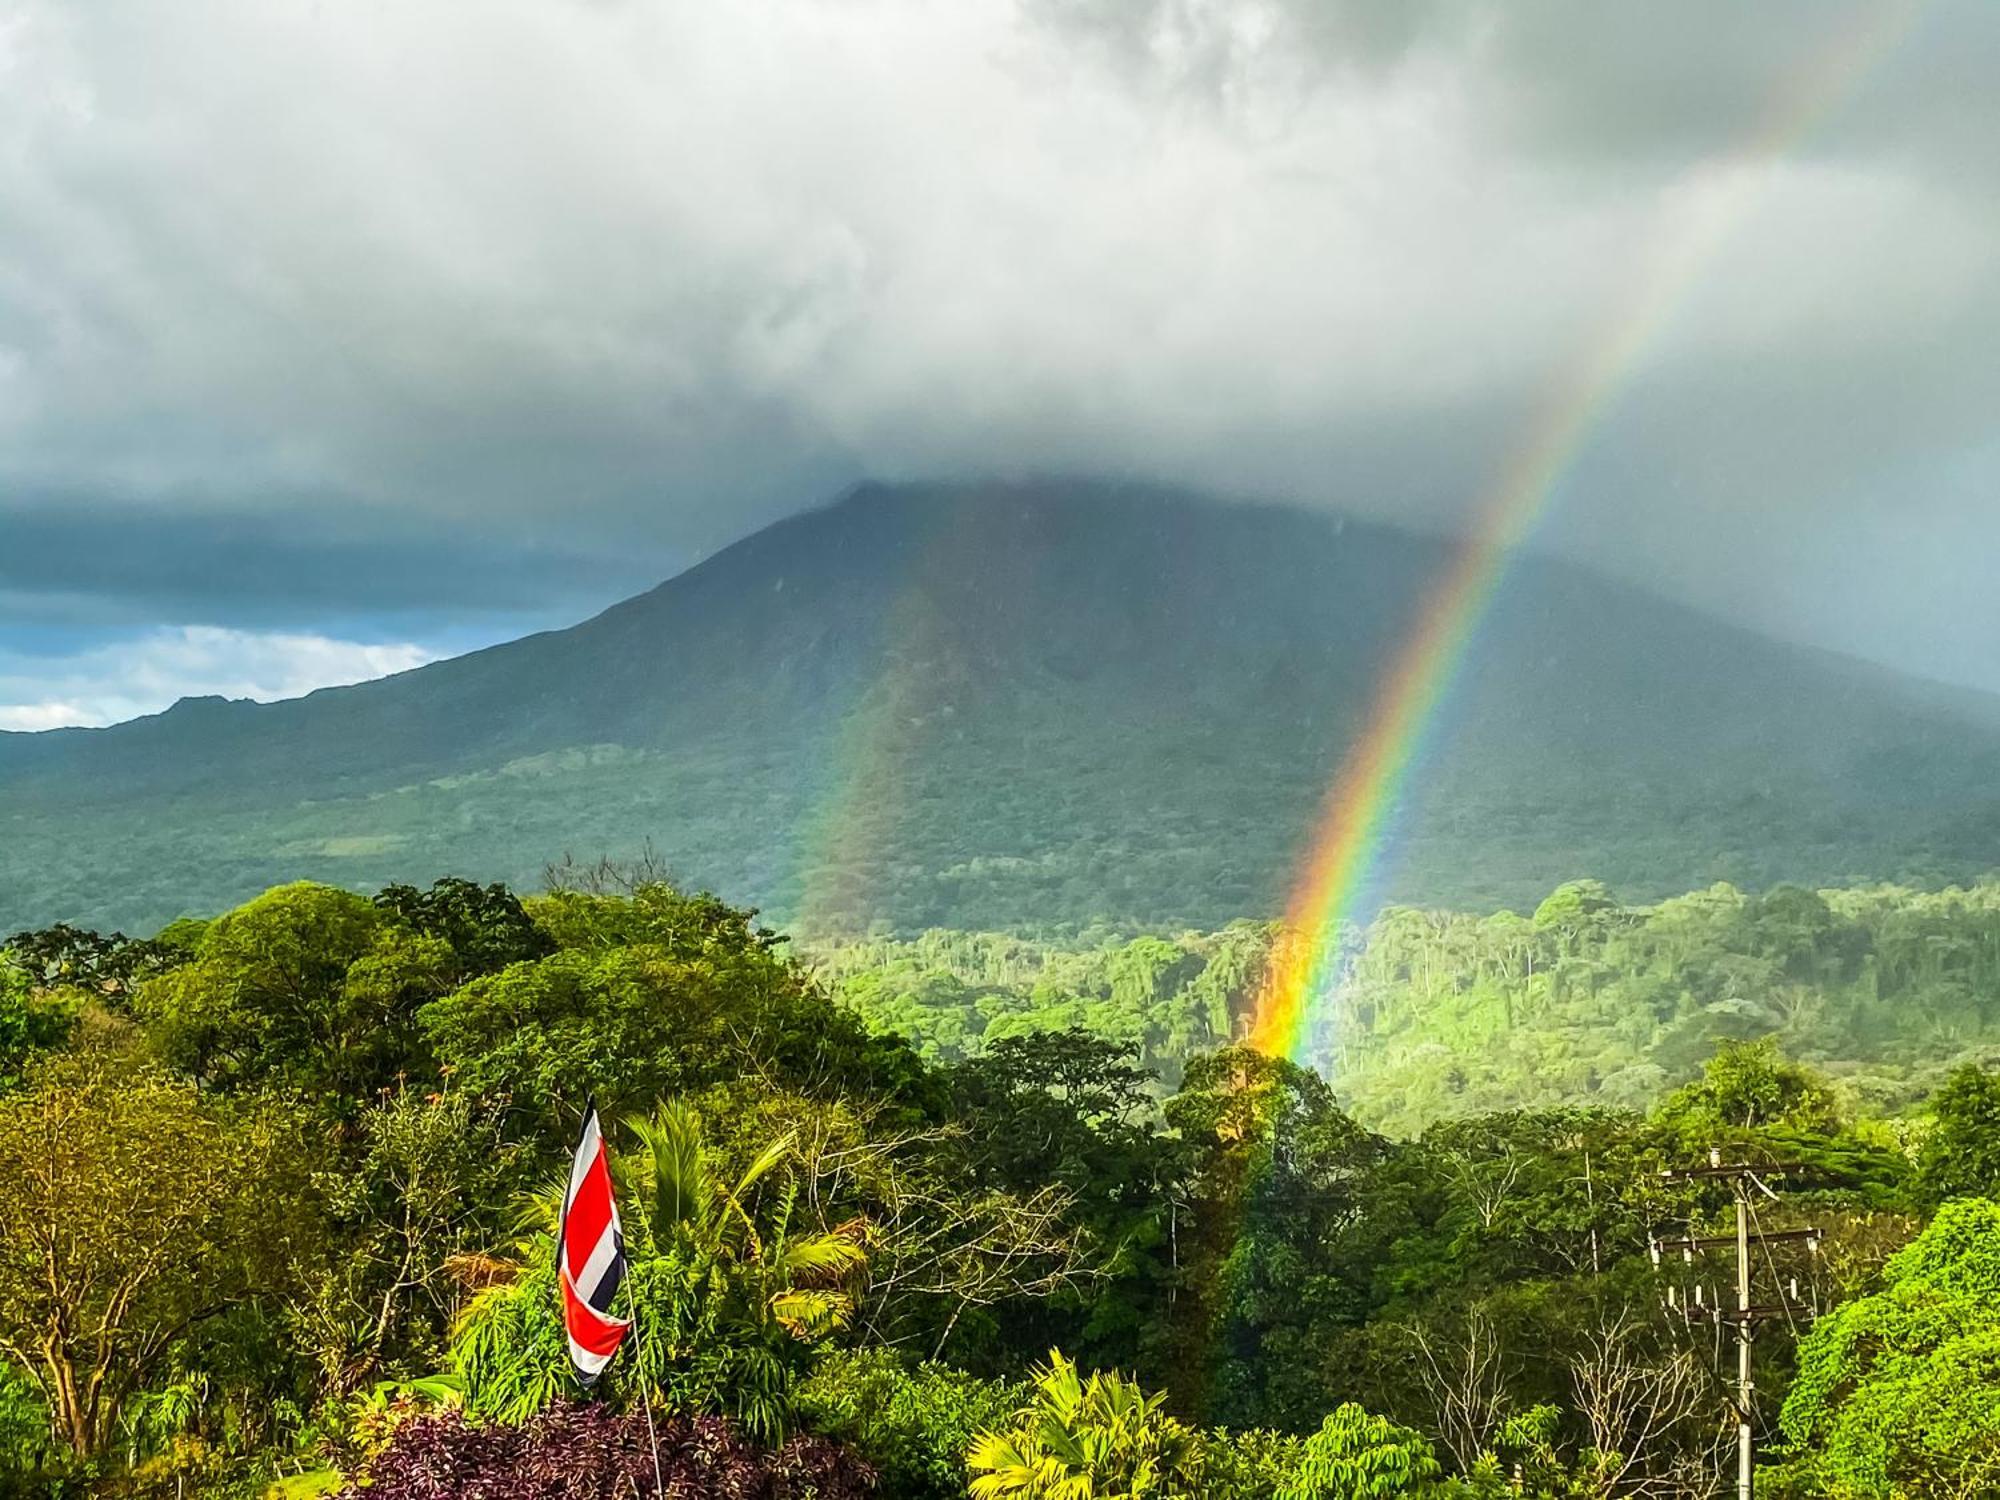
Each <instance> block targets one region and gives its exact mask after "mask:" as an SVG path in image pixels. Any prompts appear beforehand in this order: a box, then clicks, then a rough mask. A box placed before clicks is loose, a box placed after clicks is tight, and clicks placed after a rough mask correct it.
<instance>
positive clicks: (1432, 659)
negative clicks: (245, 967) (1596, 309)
mask: <svg viewBox="0 0 2000 1500" xmlns="http://www.w3.org/2000/svg"><path fill="white" fill-rule="evenodd" d="M1919 9H1920V6H1919V4H1918V0H1898V3H1891V4H1885V5H1881V6H1863V7H1859V8H1857V9H1856V10H1855V11H1854V12H1853V16H1852V19H1851V23H1850V25H1849V26H1848V27H1847V28H1846V29H1845V30H1843V31H1842V32H1840V33H1839V34H1838V35H1836V36H1835V37H1833V38H1832V39H1831V40H1830V42H1829V43H1828V44H1827V45H1826V46H1825V47H1824V48H1823V49H1821V51H1820V52H1819V54H1818V55H1817V56H1815V58H1814V59H1813V61H1812V65H1811V66H1809V67H1807V68H1805V69H1802V70H1801V71H1800V73H1799V74H1798V75H1797V76H1796V77H1795V78H1794V79H1793V80H1791V83H1790V86H1789V87H1787V88H1786V89H1785V90H1783V91H1782V92H1781V93H1780V94H1779V95H1778V96H1777V97H1775V98H1774V99H1773V100H1772V101H1771V103H1770V105H1769V107H1768V108H1767V109H1766V110H1765V111H1764V113H1763V115H1762V117H1761V118H1760V119H1759V121H1758V122H1757V126H1756V128H1755V129H1754V130H1753V131H1751V132H1750V134H1749V135H1748V137H1747V138H1746V139H1745V140H1744V141H1743V142H1742V144H1741V145H1740V146H1739V147H1738V148H1737V149H1736V150H1735V151H1733V152H1731V153H1729V154H1728V155H1727V156H1726V157H1724V158H1722V159H1721V160H1719V161H1713V162H1709V163H1706V164H1704V166H1703V167H1702V168H1701V169H1700V170H1699V171H1698V172H1697V173H1696V175H1695V180H1694V181H1693V182H1692V183H1691V184H1690V187H1691V192H1690V193H1689V194H1688V195H1687V196H1688V197H1690V198H1691V199H1692V200H1693V201H1692V203H1691V205H1690V204H1689V203H1687V202H1681V201H1678V200H1677V201H1676V213H1677V214H1679V215H1683V216H1687V218H1688V220H1689V221H1688V222H1686V223H1685V224H1684V225H1678V226H1677V227H1679V228H1680V233H1679V235H1678V237H1674V236H1663V237H1662V239H1661V241H1660V244H1661V249H1660V250H1659V251H1658V252H1657V253H1656V254H1655V255H1654V256H1652V257H1651V258H1650V259H1648V260H1647V261H1645V262H1644V263H1643V264H1641V266H1640V267H1639V268H1638V273H1637V275H1636V276H1635V277H1634V279H1633V282H1632V285H1631V287H1630V288H1629V290H1628V293H1627V295H1626V296H1625V297H1623V298H1621V299H1620V300H1619V302H1618V304H1617V310H1616V312H1615V313H1614V314H1613V315H1612V316H1611V317H1609V318H1606V319H1605V320H1604V321H1603V322H1602V323H1601V325H1600V326H1599V328H1598V331H1597V333H1596V335H1595V336H1594V337H1593V338H1592V339H1591V340H1590V341H1588V342H1587V343H1586V344H1585V345H1584V346H1583V347H1582V348H1581V349H1580V350H1579V352H1578V355H1577V357H1576V358H1575V359H1574V360H1572V361H1571V363H1570V365H1569V367H1568V369H1567V371H1566V373H1565V376H1564V378H1563V379H1561V380H1560V381H1558V382H1557V384H1556V385H1555V387H1554V388H1553V389H1552V390H1551V392H1550V393H1549V396H1548V398H1547V399H1545V400H1544V402H1543V403H1542V406H1541V408H1540V412H1539V415H1538V417H1537V419H1536V421H1535V422H1534V423H1533V424H1532V425H1531V426H1530V428H1529V429H1528V431H1527V433H1526V435H1525V436H1524V437H1523V439H1522V440H1521V442H1519V443H1518V444H1517V445H1516V446H1515V448H1514V450H1513V452H1512V454H1511V456H1510V458H1509V460H1508V462H1507V463H1506V465H1505V467H1504V468H1503V469H1502V471H1501V473H1500V474H1499V475H1498V476H1497V482H1496V483H1495V485H1494V486H1493V489H1492V491H1491V492H1490V495H1489V498H1488V499H1487V500H1486V501H1485V503H1484V504H1482V505H1481V506H1480V507H1479V509H1478V512H1477V514H1476V516H1475V520H1474V524H1473V526H1472V527H1471V529H1470V531H1469V533H1468V536H1467V540H1466V541H1464V542H1463V543H1462V544H1461V546H1460V548H1459V551H1458V553H1457V555H1456V557H1455V558H1454V560H1453V562H1452V564H1451V565H1450V567H1449V569H1448V570H1447V571H1446V573H1445V575H1444V577H1443V578H1441V579H1440V580H1439V581H1438V583H1437V584H1436V585H1435V586H1434V587H1433V588H1432V590H1431V591H1430V593H1429V595H1428V596H1427V597H1426V599H1425V600H1424V602H1423V604H1422V606H1421V607H1420V609H1419V610H1418V613H1417V616H1416V620H1415V624H1414V626H1413V627H1412V629H1411V630H1410V633H1409V634H1408V636H1407V637H1406V638H1405V641H1404V644H1403V646H1402V647H1401V648H1400V649H1399V650H1398V651H1397V653H1396V655H1395V657H1394V659H1393V660H1392V662H1391V663H1390V666H1389V669H1388V671H1387V673H1386V674H1385V675H1384V677H1383V678H1382V685H1381V687H1380V688H1379V689H1378V690H1377V693H1376V697H1375V700H1374V702H1373V703H1372V705H1371V707H1370V711H1369V715H1368V719H1367V722H1366V726H1365V727H1364V729H1363V731H1362V733H1361V735H1360V737H1359V738H1358V739H1357V740H1356V741H1355V742H1354V744H1353V746H1352V747H1350V749H1349V750H1348V753H1347V757H1346V760H1345V761H1344V762H1343V764H1342V766H1341V769H1340V771H1339V774H1338V775H1337V776H1336V777H1335V779H1334V782H1333V784H1332V786H1331V788H1330V789H1329V791H1328V792H1327V795H1326V799H1325V802H1324V804H1323V807H1322V810H1321V813H1320V818H1319V823H1318V826H1317V830H1316V832H1315V834H1314V836H1313V839H1312V842H1311V843H1310V844H1309V845H1308V847H1307V852H1306V856H1305V858H1304V860H1303V861H1302V863H1301V866H1300V869H1299V872H1298V875H1297V877H1296V878H1295V880H1294V882H1293V887H1292V895H1291V899H1290V901H1289V903H1288V905H1287V908H1286V913H1285V920H1286V925H1287V927H1288V929H1289V930H1290V934H1291V936H1290V938H1289V940H1288V941H1287V942H1285V943H1283V944H1281V945H1280V947H1279V949H1278V951H1277V953H1276V955H1275V956H1274V958H1273V960H1272V963H1271V967H1270V970H1269V972H1268V973H1267V975H1266V977H1265V981H1264V985H1263V988H1262V990H1261V992H1260V993H1259V996H1258V1000H1257V1006H1256V1010H1255V1013H1254V1015H1253V1017H1252V1022H1251V1028H1250V1034H1249V1038H1248V1040H1249V1042H1250V1044H1251V1045H1252V1046H1254V1047H1256V1048H1257V1049H1258V1050H1259V1051H1261V1052H1264V1053H1267V1054H1269V1055H1272V1056H1283V1057H1290V1058H1292V1059H1293V1060H1295V1061H1299V1062H1304V1061H1306V1060H1307V1059H1306V1057H1305V1055H1304V1054H1305V1053H1306V1051H1307V1050H1308V1046H1307V1044H1308V1041H1309V1039H1310V1032H1311V1023H1312V1021H1313V1017H1314V1015H1315V1012H1316V1011H1317V1010H1318V1009H1319V1008H1320V1007H1321V1005H1322V1004H1323V1002H1324V1001H1326V1000H1327V999H1328V998H1329V997H1330V996H1331V995H1332V994H1333V992H1334V990H1335V989H1336V988H1337V985H1338V982H1339V979H1340V975H1339V972H1338V971H1339V966H1340V963H1341V953H1342V948H1341V943H1342V935H1343V933H1344V932H1347V931H1349V930H1350V929H1351V928H1352V927H1353V926H1354V925H1355V924H1356V923H1357V922H1358V921H1359V920H1360V919H1362V918H1364V917H1365V916H1366V915H1367V913H1366V912H1365V910H1364V909H1363V907H1364V898H1365V897H1366V895H1367V893H1368V892H1369V891H1370V890H1371V889H1372V888H1373V885H1374V877H1375V875H1376V871H1377V867H1378V865H1379V864H1380V862H1381V857H1382V854H1383V852H1384V848H1385V846H1386V844H1387V842H1388V838H1389V835H1390V833H1391V832H1392V825H1393V823H1394V821H1395V815H1396V813H1397V810H1398V808H1399V806H1400V804H1401V802H1402V799H1403V793H1404V789H1405V785H1406V783H1407V780H1408V778H1409V775H1410V772H1411V770H1412V768H1413V767H1414V766H1416V765H1417V764H1418V763H1419V762H1420V761H1421V760H1422V758H1423V751H1424V749H1425V747H1426V744H1427V742H1428V740H1429V738H1430V736H1431V734H1432V732H1433V731H1434V729H1435V726H1436V723H1437V719H1438V713H1437V710H1438V708H1439V706H1440V705H1441V704H1442V703H1443V702H1444V701H1445V699H1446V698H1447V697H1448V695H1449V694H1450V691H1451V688H1452V685H1453V683H1454V682H1456V681H1457V679H1458V676H1459V674H1460V673H1461V671H1462V670H1463V669H1464V666H1465V663H1466V659H1467V657H1468V655H1469V648H1470V646H1471V645H1472V643H1473V640H1474V637H1475V636H1476V635H1477V633H1478V630H1479V627H1480V626H1481V625H1482V624H1483V623H1484V622H1485V619H1486V616H1487V614H1488V612H1489V610H1490V608H1491V605H1492V602H1493V598H1494V596H1495V594H1496V592H1497V591H1498V588H1499V585H1500V584H1501V582H1502V581H1503V580H1504V578H1505V576H1506V571H1507V568H1508V565H1509V564H1510V563H1511V562H1512V560H1513V558H1514V556H1515V554H1516V553H1517V552H1518V551H1519V550H1520V546H1521V544H1522V542H1523V541H1524V540H1526V538H1527V537H1528V536H1529V534H1530V533H1531V532H1532V531H1533V530H1534V528H1535V526H1536V524H1537V523H1538V522H1539V521H1540V520H1541V519H1542V517H1543V516H1544V515H1545V513H1546V512H1547V511H1548V509H1549V507H1550V504H1551V502H1552V501H1553V500H1554V498H1555V496H1556V493H1557V491H1558V489H1559V488H1560V485H1561V481H1562V479H1563V476H1564V475H1565V474H1566V473H1568V471H1569V470H1570V469H1571V468H1572V467H1573V466H1574V464H1575V462H1576V459H1577V457H1578V456H1579V455H1580V454H1581V453H1582V452H1583V451H1584V449H1585V447H1586V446H1587V442H1588V439H1589V437H1590V434H1591V432H1592V431H1593V429H1594V428H1595V427H1596V426H1597V425H1598V423H1599V421H1600V419H1601V418H1602V417H1603V415H1604V414H1605V412H1606V410H1607V408H1609V407H1610V406H1611V404H1612V403H1613V402H1614V401H1615V400H1616V398H1617V397H1618V395H1619V394H1620V393H1621V392H1622V391H1623V389H1624V388H1625V386H1626V384H1627V383H1628V381H1629V379H1630V377H1631V375H1632V373H1633V372H1634V371H1635V370H1636V369H1637V368H1639V366H1640V365H1641V363H1642V361H1643V356H1644V355H1645V353H1646V351H1647V350H1648V349H1649V348H1650V347H1651V346H1652V345H1653V343H1654V340H1655V338H1656V337H1657V335H1658V334H1659V332H1660V331H1661V329H1662V328H1663V327H1664V326H1665V325H1666V324H1667V322H1668V321H1669V319H1670V317H1671V315H1672V314H1673V312H1674V311H1675V309H1676V308H1677V307H1678V306H1679V304H1680V301H1681V298H1682V295H1683V294H1684V293H1685V291H1686V290H1687V288H1688V287H1689V286H1690V285H1692V284H1693V282H1694V281H1695V279H1696V277H1697V275H1698V274H1699V272H1700V271H1701V270H1702V269H1703V268H1704V267H1705V266H1706V265H1707V264H1708V263H1709V262H1710V260H1711V259H1712V258H1713V256H1714V254H1715V252H1716V250H1717V249H1718V248H1719V247H1720V246H1721V244H1722V243H1723V241H1724V240H1725V239H1726V237H1727V235H1728V233H1729V231H1730V230H1731V229H1733V228H1734V227H1735V226H1736V225H1737V224H1738V223H1739V222H1741V220H1742V218H1743V216H1744V214H1745V213H1746V212H1747V210H1748V208H1749V206H1750V204H1751V203H1752V201H1754V198H1755V196H1756V190H1757V189H1758V187H1760V186H1761V185H1762V183H1763V181H1764V180H1765V179H1766V177H1767V176H1768V175H1769V173H1770V171H1771V169H1772V168H1773V167H1774V166H1775V165H1776V164H1778V163H1779V162H1780V161H1782V160H1783V159H1784V157H1785V155H1786V153H1787V152H1788V151H1789V150H1790V149H1791V148H1792V147H1794V146H1795V145H1796V144H1797V143H1798V141H1799V140H1800V138H1801V137H1803V136H1804V135H1805V134H1806V132H1807V131H1808V130H1810V129H1811V127H1812V126H1813V125H1814V124H1816V123H1817V122H1818V121H1819V120H1821V119H1822V118H1824V117H1825V115H1826V114H1828V113H1829V112H1830V111H1831V110H1832V109H1833V107H1834V106H1835V105H1836V104H1837V103H1838V102H1839V101H1840V100H1841V99H1843V98H1845V97H1846V96H1847V95H1848V94H1849V93H1850V91H1851V90H1852V89H1853V87H1854V86H1855V84H1856V83H1857V82H1858V81H1859V79H1860V78H1861V77H1862V76H1864V75H1865V74H1866V72H1867V71H1869V69H1870V67H1871V66H1872V65H1873V64H1875V63H1877V62H1879V61H1880V60H1881V58H1882V57H1883V56H1884V55H1886V53H1887V52H1888V51H1889V50H1890V48H1891V46H1892V45H1893V44H1894V43H1895V42H1897V41H1899V40H1901V39H1902V38H1903V37H1904V36H1905V35H1907V34H1908V32H1909V30H1910V28H1911V25H1912V23H1913V22H1914V21H1915V19H1916V16H1917V14H1918V11H1919ZM1711 188H1712V189H1714V191H1712V192H1711V191H1708V190H1709V189H1711Z"/></svg>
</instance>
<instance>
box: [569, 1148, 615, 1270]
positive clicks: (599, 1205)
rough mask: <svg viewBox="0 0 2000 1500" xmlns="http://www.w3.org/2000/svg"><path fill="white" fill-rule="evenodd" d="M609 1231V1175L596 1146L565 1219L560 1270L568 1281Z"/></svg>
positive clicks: (602, 1153)
mask: <svg viewBox="0 0 2000 1500" xmlns="http://www.w3.org/2000/svg"><path fill="white" fill-rule="evenodd" d="M610 1227H611V1171H610V1169H609V1168H608V1167H607V1166H606V1165H605V1163H604V1146H603V1144H602V1143H601V1142H600V1143H599V1144H598V1147H597V1152H596V1154H595V1155H594V1156H593V1157H592V1158H591V1161H590V1166H589V1167H588V1168H587V1169H586V1170H585V1172H584V1174H583V1181H582V1182H581V1183H579V1184H578V1185H577V1189H576V1197H575V1198H574V1199H572V1200H571V1202H570V1205H569V1218H568V1220H567V1221H566V1222H565V1223H564V1225H563V1260H564V1262H565V1265H564V1267H563V1269H564V1270H566V1271H568V1272H569V1274H570V1275H571V1276H572V1277H574V1276H576V1275H577V1274H578V1273H580V1272H581V1271H582V1270H583V1268H584V1265H585V1263H586V1262H588V1261H589V1259H590V1255H591V1252H592V1251H593V1250H595V1249H596V1248H597V1242H598V1241H599V1240H601V1239H603V1238H604V1231H605V1230H607V1229H609V1228H610Z"/></svg>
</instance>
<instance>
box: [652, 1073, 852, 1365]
mask: <svg viewBox="0 0 2000 1500" xmlns="http://www.w3.org/2000/svg"><path fill="white" fill-rule="evenodd" d="M626 1124H627V1125H628V1126H629V1127H630V1129H631V1131H632V1133H633V1135H635V1136H636V1137H638V1140H639V1145H640V1149H641V1152H642V1156H641V1160H640V1163H639V1179H638V1180H639V1183H640V1187H641V1192H642V1193H643V1194H644V1198H645V1208H646V1212H647V1221H648V1228H649V1230H650V1234H651V1239H652V1243H653V1246H654V1248H655V1249H656V1250H658V1251H660V1252H662V1253H666V1252H667V1251H668V1250H669V1249H670V1248H673V1247H681V1248H684V1249H686V1250H692V1251H693V1252H695V1253H696V1254H699V1255H701V1256H704V1257H709V1258H713V1259H717V1260H726V1261H728V1262H731V1263H733V1265H734V1266H735V1267H737V1268H738V1269H739V1270H740V1271H741V1272H742V1273H743V1274H744V1276H745V1277H746V1279H748V1280H749V1281H750V1282H751V1283H752V1284H753V1285H754V1287H755V1290H756V1295H755V1296H754V1297H753V1298H752V1299H751V1300H752V1305H753V1306H754V1307H755V1309H756V1310H757V1312H758V1314H759V1316H761V1317H763V1318H767V1319H768V1320H769V1321H771V1322H772V1323H775V1324H776V1325H777V1326H778V1327H780V1328H781V1329H783V1330H784V1331H785V1332H786V1333H787V1334H789V1335H791V1336H792V1337H793V1338H796V1339H804V1340H814V1339H820V1338H824V1337H825V1336H826V1335H827V1334H829V1333H832V1332H834V1331H836V1330H837V1329H839V1328H842V1327H844V1326H846V1323H847V1320H848V1318H849V1317H850V1316H852V1314H853V1312H854V1299H853V1298H852V1297H851V1296H849V1295H848V1294H847V1292H846V1291H844V1290H843V1289H842V1288H841V1287H840V1285H839V1282H840V1279H841V1278H843V1277H845V1276H846V1275H847V1274H848V1273H850V1272H852V1271H855V1270H858V1269H859V1268H860V1267H861V1265H862V1264H863V1262H864V1261H865V1260H866V1254H865V1252H864V1251H863V1250H862V1248H861V1245H860V1243H859V1241H858V1240H857V1239H856V1237H855V1234H854V1233H853V1232H852V1231H844V1230H836V1231H832V1232H825V1233H814V1234H794V1233H792V1232H791V1230H790V1224H791V1218H792V1210H793V1207H794V1203H795V1198H796V1190H795V1188H794V1187H793V1185H792V1184H790V1183H787V1184H785V1185H784V1187H783V1188H782V1189H781V1190H780V1191H779V1193H778V1196H777V1209H776V1212H775V1213H774V1214H773V1215H772V1216H771V1223H770V1224H769V1226H768V1227H767V1228H766V1230H764V1231H763V1232H760V1231H759V1229H758V1227H757V1221H756V1219H755V1218H754V1217H753V1216H752V1214H751V1212H750V1209H749V1208H748V1207H747V1205H748V1204H749V1202H750V1200H751V1197H752V1194H753V1193H754V1192H755V1190H756V1188H757V1186H758V1184H760V1183H761V1182H762V1181H763V1180H764V1179H765V1178H766V1177H768V1176H769V1175H770V1174H771V1173H772V1172H773V1171H774V1170H776V1169H777V1168H778V1167H779V1166H781V1165H782V1164H783V1163H784V1162H785V1161H787V1160H788V1159H789V1158H790V1157H791V1155H792V1153H793V1150H794V1148H795V1146H796V1144H797V1138H796V1136H795V1135H794V1134H793V1133H792V1132H789V1131H788V1132H786V1133H785V1134H784V1135H782V1136H780V1137H778V1138H777V1139H776V1140H773V1141H770V1142H768V1143H767V1144H766V1145H765V1146H764V1147H763V1149H762V1150H760V1151H759V1152H758V1153H757V1154H756V1156H755V1157H753V1158H752V1159H751V1162H750V1165H749V1166H747V1167H745V1168H744V1169H743V1173H742V1175H741V1176H739V1177H738V1178H737V1179H736V1181H735V1182H734V1183H733V1184H726V1183H725V1182H724V1181H723V1180H722V1179H721V1178H719V1177H716V1176H715V1175H714V1173H713V1171H712V1170H711V1168H712V1163H711V1161H710V1159H709V1154H708V1152H707V1150H706V1149H705V1146H704V1143H703V1139H702V1128H701V1116H700V1115H699V1114H697V1113H696V1112H695V1111H694V1109H693V1108H692V1107H691V1106H690V1105H688V1104H687V1103H686V1102H685V1101H683V1100H678V1099H676V1100H673V1101H671V1102H669V1103H666V1104H662V1105H660V1106H659V1107H658V1108H657V1109H656V1110H655V1111H654V1112H653V1115H652V1117H651V1118H650V1119H648V1118H646V1117H644V1116H637V1117H634V1118H632V1119H629V1120H627V1121H626Z"/></svg>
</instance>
